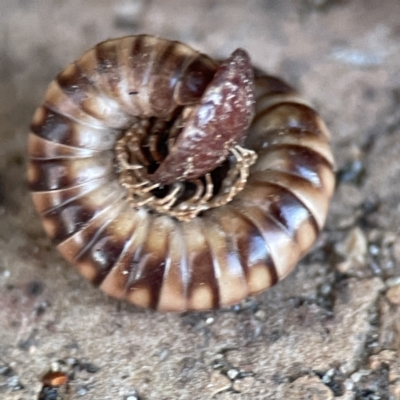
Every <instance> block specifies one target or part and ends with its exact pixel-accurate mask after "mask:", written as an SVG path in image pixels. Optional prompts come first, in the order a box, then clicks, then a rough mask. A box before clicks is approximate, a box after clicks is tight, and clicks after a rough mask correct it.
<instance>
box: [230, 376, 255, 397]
mask: <svg viewBox="0 0 400 400" xmlns="http://www.w3.org/2000/svg"><path fill="white" fill-rule="evenodd" d="M253 383H254V378H253V377H252V376H248V377H246V378H243V379H237V380H236V381H235V382H234V383H233V389H234V390H236V391H238V392H241V393H246V392H247V391H248V390H249V389H251V387H252V385H253Z"/></svg>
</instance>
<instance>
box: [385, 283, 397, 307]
mask: <svg viewBox="0 0 400 400" xmlns="http://www.w3.org/2000/svg"><path fill="white" fill-rule="evenodd" d="M386 298H387V299H388V300H389V301H390V302H391V303H392V304H395V305H399V304H400V285H395V286H392V287H391V288H390V289H389V290H388V291H387V293H386Z"/></svg>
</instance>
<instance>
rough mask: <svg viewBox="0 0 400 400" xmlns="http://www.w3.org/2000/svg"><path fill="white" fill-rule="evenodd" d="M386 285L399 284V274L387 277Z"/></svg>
mask: <svg viewBox="0 0 400 400" xmlns="http://www.w3.org/2000/svg"><path fill="white" fill-rule="evenodd" d="M385 283H386V285H387V286H388V287H392V286H396V285H400V276H396V277H394V278H389V279H387V280H386V281H385Z"/></svg>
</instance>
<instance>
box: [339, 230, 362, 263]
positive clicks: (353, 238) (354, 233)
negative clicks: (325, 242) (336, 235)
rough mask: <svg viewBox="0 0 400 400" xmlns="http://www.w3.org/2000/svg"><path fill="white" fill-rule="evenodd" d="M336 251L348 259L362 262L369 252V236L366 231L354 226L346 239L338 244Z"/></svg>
mask: <svg viewBox="0 0 400 400" xmlns="http://www.w3.org/2000/svg"><path fill="white" fill-rule="evenodd" d="M336 251H337V252H338V253H339V254H341V255H342V256H343V257H345V258H346V259H348V260H350V261H352V262H354V263H357V264H362V263H363V262H364V261H365V256H366V254H367V238H366V237H365V234H364V232H363V231H362V230H361V229H360V228H358V227H356V228H353V229H352V230H351V231H350V232H349V233H348V235H347V237H346V238H345V240H344V241H343V242H341V243H338V244H337V246H336Z"/></svg>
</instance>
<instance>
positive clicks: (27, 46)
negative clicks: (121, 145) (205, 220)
mask: <svg viewBox="0 0 400 400" xmlns="http://www.w3.org/2000/svg"><path fill="white" fill-rule="evenodd" d="M0 9H1V13H0V139H1V146H0V398H1V399H5V400H33V399H35V400H37V399H42V400H43V399H46V400H50V399H57V398H58V399H64V400H75V399H80V398H82V399H85V400H94V399H96V400H101V399H105V400H118V399H121V400H134V399H142V400H151V399H154V400H160V399H163V400H167V399H168V400H169V399H171V400H172V399H182V400H186V399H189V400H197V399H218V400H228V399H243V400H246V399H248V400H250V399H251V400H253V399H277V400H279V399H285V400H298V399H312V400H330V399H342V400H345V399H346V400H351V399H353V400H361V399H363V400H379V399H392V400H394V399H400V358H399V356H400V354H399V352H400V349H399V347H400V236H399V232H400V228H399V226H400V182H399V180H400V178H399V176H400V162H399V154H400V106H399V103H400V2H399V1H398V0H384V1H382V0H349V1H345V0H342V1H340V0H336V1H334V0H292V1H291V0H287V1H283V0H249V1H244V0H191V1H179V0H153V1H150V0H149V1H145V0H143V1H138V0H137V1H134V0H131V1H122V0H102V1H99V0H85V1H77V0H53V1H40V0H1V6H0ZM138 33H149V34H155V35H159V36H163V37H166V38H169V39H176V40H181V41H184V42H187V43H189V44H190V45H192V46H193V47H195V48H197V49H199V50H202V51H205V52H207V53H209V54H211V55H213V56H216V57H225V56H227V55H228V54H230V53H231V52H232V51H233V50H234V49H236V48H237V47H243V48H245V49H247V51H248V52H249V53H250V55H251V57H252V59H253V62H254V63H255V64H257V65H258V66H260V67H262V68H264V69H266V70H267V71H269V72H270V73H272V74H277V75H280V76H282V77H284V78H285V79H286V80H287V81H288V82H290V83H291V84H293V85H294V86H295V87H296V88H298V89H299V90H300V91H301V92H302V93H303V95H304V96H305V97H306V98H307V99H308V100H310V101H311V102H312V103H313V104H314V105H315V106H316V107H317V108H318V110H319V111H320V112H321V114H322V116H323V118H324V119H325V120H326V122H327V124H328V126H329V128H330V130H331V132H332V145H333V149H334V152H335V156H336V160H337V169H338V186H337V191H336V195H335V197H334V199H333V202H332V207H331V212H330V216H329V219H328V223H327V225H326V229H325V230H324V232H323V234H322V235H321V237H320V239H319V241H318V243H317V245H316V246H315V248H314V250H313V251H312V252H311V253H310V254H309V255H308V256H307V257H306V258H305V259H304V260H303V261H302V262H301V263H300V264H299V266H298V267H297V268H296V270H295V271H294V272H293V273H292V274H291V275H290V276H289V277H288V278H287V279H286V280H284V281H283V282H281V283H279V284H278V285H276V286H275V287H274V288H272V289H271V290H269V291H267V292H265V293H264V294H262V295H259V296H257V297H254V298H249V299H247V300H246V301H243V302H242V303H241V304H239V305H238V306H235V307H232V308H229V309H225V310H219V311H215V312H206V313H187V314H183V315H177V314H159V313H155V312H152V311H148V310H139V309H137V308H135V307H133V306H131V305H128V304H125V303H122V304H121V303H120V302H118V301H116V300H113V299H110V298H108V297H107V296H106V295H104V294H102V293H101V292H100V291H98V290H96V289H95V288H92V287H91V286H90V285H89V284H88V283H87V282H86V281H84V280H83V279H82V278H81V277H80V276H78V274H77V273H76V272H75V271H74V270H73V269H72V268H71V267H70V266H69V265H68V264H67V263H66V262H65V261H63V260H62V259H61V257H60V256H59V255H58V254H57V252H56V250H55V248H54V247H53V245H52V244H51V242H50V240H49V239H47V237H46V235H45V234H44V231H43V229H42V226H41V223H40V220H39V217H38V216H37V214H36V212H35V210H34V208H33V205H32V202H31V198H30V195H29V191H28V189H27V185H26V172H25V170H26V166H25V162H26V139H27V133H28V131H29V128H28V127H29V122H30V119H31V117H32V115H33V112H34V110H35V108H36V107H37V106H38V105H39V104H40V103H41V101H42V98H43V95H44V92H45V89H46V87H47V85H48V83H49V82H50V81H51V80H52V79H53V77H54V76H55V74H56V73H57V72H59V71H60V70H61V69H62V68H63V67H64V66H65V65H67V64H68V63H69V62H70V61H72V60H74V59H76V58H77V57H79V55H80V54H81V53H82V52H83V51H84V50H86V49H88V48H90V47H92V46H93V45H94V44H96V43H97V42H99V41H102V40H105V39H107V38H110V37H118V36H124V35H129V34H138ZM49 371H58V375H57V374H53V375H51V374H50V375H47V377H46V379H44V381H45V384H43V383H42V377H43V375H45V374H46V373H48V372H49ZM57 379H58V380H57ZM66 380H68V382H67V383H65V381H66ZM46 382H47V383H46ZM54 382H58V383H59V384H60V386H59V387H58V388H56V387H52V385H53V384H54ZM46 385H47V386H46Z"/></svg>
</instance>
